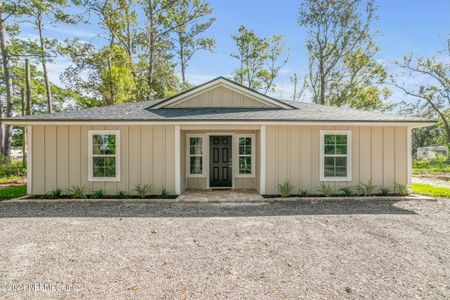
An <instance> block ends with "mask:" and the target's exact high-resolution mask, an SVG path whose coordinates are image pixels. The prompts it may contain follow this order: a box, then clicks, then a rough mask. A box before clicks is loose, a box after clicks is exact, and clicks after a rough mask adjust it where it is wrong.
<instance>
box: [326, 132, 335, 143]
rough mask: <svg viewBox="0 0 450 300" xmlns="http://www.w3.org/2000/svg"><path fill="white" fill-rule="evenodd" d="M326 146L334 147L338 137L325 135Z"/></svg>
mask: <svg viewBox="0 0 450 300" xmlns="http://www.w3.org/2000/svg"><path fill="white" fill-rule="evenodd" d="M325 144H328V145H334V144H336V136H335V135H329V134H327V135H325Z"/></svg>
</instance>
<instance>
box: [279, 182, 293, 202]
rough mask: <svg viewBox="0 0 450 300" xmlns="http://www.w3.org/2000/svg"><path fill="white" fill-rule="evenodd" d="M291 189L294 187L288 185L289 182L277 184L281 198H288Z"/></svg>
mask: <svg viewBox="0 0 450 300" xmlns="http://www.w3.org/2000/svg"><path fill="white" fill-rule="evenodd" d="M293 189H294V186H293V185H292V184H290V183H289V181H286V182H284V183H279V184H278V193H279V194H280V196H281V198H287V197H289V196H290V195H291V193H292V190H293Z"/></svg>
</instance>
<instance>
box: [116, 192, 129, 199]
mask: <svg viewBox="0 0 450 300" xmlns="http://www.w3.org/2000/svg"><path fill="white" fill-rule="evenodd" d="M116 198H117V199H125V198H127V194H125V192H124V191H119V192H118V193H117V195H116Z"/></svg>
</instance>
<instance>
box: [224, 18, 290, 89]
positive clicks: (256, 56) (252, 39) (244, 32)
mask: <svg viewBox="0 0 450 300" xmlns="http://www.w3.org/2000/svg"><path fill="white" fill-rule="evenodd" d="M232 38H233V40H234V42H235V43H236V47H237V52H235V53H232V54H231V57H233V58H235V59H237V60H238V61H239V67H238V68H237V69H236V70H235V71H234V74H233V76H232V77H233V79H234V80H235V81H237V82H239V83H240V84H243V85H246V86H248V87H249V88H251V89H257V90H261V91H262V92H263V93H265V94H267V93H268V92H269V91H273V90H274V88H275V84H274V82H275V80H276V78H277V77H278V75H279V71H280V70H281V68H282V67H283V66H284V65H286V63H287V61H288V55H285V52H286V51H285V49H284V41H283V38H282V36H279V35H273V36H272V37H271V38H260V37H258V36H256V34H255V33H254V32H253V31H252V30H248V29H247V28H245V27H244V26H241V27H239V32H238V34H237V35H234V36H232ZM280 60H281V62H280Z"/></svg>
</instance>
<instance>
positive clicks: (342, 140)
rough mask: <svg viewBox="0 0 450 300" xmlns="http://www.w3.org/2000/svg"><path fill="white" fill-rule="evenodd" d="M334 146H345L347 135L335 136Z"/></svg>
mask: <svg viewBox="0 0 450 300" xmlns="http://www.w3.org/2000/svg"><path fill="white" fill-rule="evenodd" d="M336 144H340V145H347V135H336Z"/></svg>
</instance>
